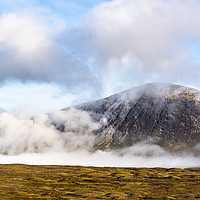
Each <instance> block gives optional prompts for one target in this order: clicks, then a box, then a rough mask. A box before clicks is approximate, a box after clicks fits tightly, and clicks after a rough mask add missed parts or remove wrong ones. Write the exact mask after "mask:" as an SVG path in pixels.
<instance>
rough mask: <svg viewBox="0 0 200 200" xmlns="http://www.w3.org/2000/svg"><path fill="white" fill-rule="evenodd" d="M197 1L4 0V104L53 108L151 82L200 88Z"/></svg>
mask: <svg viewBox="0 0 200 200" xmlns="http://www.w3.org/2000/svg"><path fill="white" fill-rule="evenodd" d="M199 20H200V2H199V1H198V0H192V1H191V0H185V1H181V0H170V1H168V0H167V1H166V0H155V1H149V0H140V1H138V0H112V1H111V0H110V1H102V0H85V1H80V0H73V1H72V0H57V1H53V0H46V1H45V0H43V1H39V0H30V1H26V0H9V1H4V0H0V27H1V28H0V85H1V87H0V97H1V98H0V108H1V109H0V110H5V111H10V110H12V109H18V108H23V107H25V108H31V109H34V110H35V112H49V111H52V110H56V109H61V108H64V107H66V106H70V105H74V104H78V103H81V102H84V101H88V100H93V99H96V98H102V97H105V96H108V95H111V94H113V93H115V92H119V91H121V90H124V89H128V88H130V87H133V86H136V85H140V84H145V83H148V82H172V83H177V84H183V85H186V86H192V87H196V88H198V89H200V80H199V76H200V66H199V65H200V60H199V55H200V48H199V46H200V25H199Z"/></svg>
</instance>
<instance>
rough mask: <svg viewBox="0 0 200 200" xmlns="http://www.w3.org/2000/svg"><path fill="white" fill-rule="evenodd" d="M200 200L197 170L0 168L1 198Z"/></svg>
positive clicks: (53, 167)
mask: <svg viewBox="0 0 200 200" xmlns="http://www.w3.org/2000/svg"><path fill="white" fill-rule="evenodd" d="M28 198H32V199H64V198H66V199H198V198H199V199H200V169H175V168H172V169H165V168H108V167H105V168H103V167H102V168H100V167H80V166H39V165H37V166H33V165H16V164H15V165H0V199H28Z"/></svg>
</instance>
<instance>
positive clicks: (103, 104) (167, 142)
mask: <svg viewBox="0 0 200 200" xmlns="http://www.w3.org/2000/svg"><path fill="white" fill-rule="evenodd" d="M75 107H76V108H77V109H79V110H83V111H87V112H88V113H89V114H90V116H91V117H92V118H93V120H94V121H96V122H99V123H101V124H102V126H101V128H100V129H99V130H97V131H95V132H94V134H95V135H96V136H97V139H96V143H95V148H96V149H100V150H106V149H118V148H123V147H128V146H131V145H133V144H135V143H137V142H141V141H149V142H151V143H153V144H158V145H160V146H161V147H163V148H165V149H168V150H170V151H173V152H177V151H182V150H187V149H190V148H192V147H194V146H195V145H197V144H198V143H200V92H199V91H198V90H196V89H193V88H189V87H184V86H180V85H174V84H167V83H150V84H146V85H143V86H139V87H135V88H132V89H129V90H126V91H123V92H121V93H118V94H114V95H112V96H110V97H108V98H105V99H100V100H97V101H92V102H88V103H84V104H81V105H78V106H75Z"/></svg>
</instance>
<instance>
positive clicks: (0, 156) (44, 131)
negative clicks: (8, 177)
mask: <svg viewBox="0 0 200 200" xmlns="http://www.w3.org/2000/svg"><path fill="white" fill-rule="evenodd" d="M55 123H56V126H57V128H56V127H55V126H54V125H53V124H55ZM63 124H64V128H63V127H62V125H63ZM100 127H101V124H100V123H96V122H94V121H93V120H92V119H91V117H90V116H89V114H88V113H87V112H84V111H80V110H76V109H74V108H72V109H69V110H68V111H57V112H54V113H51V114H48V115H47V114H43V115H40V116H36V117H30V116H29V115H27V113H25V114H24V115H23V114H22V112H18V113H16V112H15V113H1V114H0V163H1V164H8V163H24V164H37V165H47V164H50V165H54V164H56V165H84V166H101V167H103V166H112V167H117V166H118V167H183V168H184V167H198V166H200V157H199V155H195V154H194V153H183V154H181V155H175V154H171V153H169V152H167V151H165V150H164V149H162V148H161V147H159V146H157V145H154V144H151V143H149V142H145V141H144V142H140V143H138V144H135V145H133V146H131V147H128V148H124V149H122V150H116V151H104V152H103V151H99V150H94V148H93V147H94V143H95V135H94V134H93V131H95V130H97V129H99V128H100ZM61 129H62V131H61ZM196 148H197V150H199V151H200V146H197V147H196Z"/></svg>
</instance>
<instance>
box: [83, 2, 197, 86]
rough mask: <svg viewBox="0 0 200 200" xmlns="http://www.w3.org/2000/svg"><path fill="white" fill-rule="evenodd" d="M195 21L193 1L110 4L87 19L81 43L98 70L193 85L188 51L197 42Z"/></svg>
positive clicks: (194, 65)
mask: <svg viewBox="0 0 200 200" xmlns="http://www.w3.org/2000/svg"><path fill="white" fill-rule="evenodd" d="M199 20H200V2H199V1H197V0H185V1H181V0H169V1H165V0H155V1H150V0H143V1H141V0H113V1H111V2H105V3H102V4H100V5H99V6H97V7H96V8H94V9H93V10H92V12H91V13H90V14H89V16H88V20H87V23H86V25H85V38H87V43H89V45H90V46H89V45H87V46H89V51H90V53H91V54H92V55H95V59H96V63H97V64H98V65H99V66H101V67H100V68H102V67H106V66H107V67H112V68H115V67H126V68H127V67H128V66H129V67H130V68H129V69H124V68H123V69H121V71H125V70H129V72H130V74H132V77H133V79H135V80H136V79H138V80H139V79H140V80H141V79H143V81H144V82H145V81H146V80H147V79H150V81H151V80H153V81H154V79H156V80H157V81H171V82H182V83H184V82H186V84H187V83H189V82H191V79H193V80H192V81H193V83H194V82H195V81H196V82H198V77H199V74H200V73H199V72H200V71H199V69H198V63H197V62H195V61H194V55H193V54H192V53H191V49H192V48H193V46H194V45H197V44H199V42H200V25H199ZM113 70H115V69H113ZM155 74H156V76H155ZM150 76H151V78H150ZM119 77H120V75H119ZM153 77H154V78H153ZM155 77H157V78H155ZM199 85H200V84H199Z"/></svg>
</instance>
